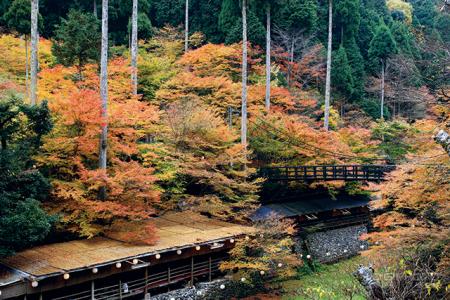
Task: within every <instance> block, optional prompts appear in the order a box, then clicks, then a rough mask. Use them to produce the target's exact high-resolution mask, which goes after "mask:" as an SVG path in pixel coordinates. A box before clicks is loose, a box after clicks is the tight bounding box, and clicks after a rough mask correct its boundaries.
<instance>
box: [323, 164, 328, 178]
mask: <svg viewBox="0 0 450 300" xmlns="http://www.w3.org/2000/svg"><path fill="white" fill-rule="evenodd" d="M322 174H323V179H327V167H326V166H322Z"/></svg>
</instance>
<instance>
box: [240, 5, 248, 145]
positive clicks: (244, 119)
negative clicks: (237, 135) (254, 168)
mask: <svg viewBox="0 0 450 300" xmlns="http://www.w3.org/2000/svg"><path fill="white" fill-rule="evenodd" d="M241 143H242V145H244V146H245V147H247V0H242V108H241Z"/></svg>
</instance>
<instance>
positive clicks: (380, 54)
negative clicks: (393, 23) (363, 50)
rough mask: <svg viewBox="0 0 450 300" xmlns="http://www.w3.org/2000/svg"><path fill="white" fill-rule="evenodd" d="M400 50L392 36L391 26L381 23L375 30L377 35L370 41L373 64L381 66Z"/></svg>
mask: <svg viewBox="0 0 450 300" xmlns="http://www.w3.org/2000/svg"><path fill="white" fill-rule="evenodd" d="M397 51H398V49H397V43H396V42H395V40H394V37H393V36H392V33H391V31H390V30H389V28H388V27H387V26H386V25H385V24H384V23H382V24H380V25H379V26H378V28H377V29H376V30H375V35H374V37H373V39H372V41H371V42H370V48H369V52H368V55H369V59H370V60H371V63H372V65H373V66H379V65H380V64H381V63H382V62H383V63H386V60H387V59H388V58H389V57H391V56H392V55H393V54H395V53H396V52H397Z"/></svg>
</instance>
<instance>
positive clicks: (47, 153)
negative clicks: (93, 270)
mask: <svg viewBox="0 0 450 300" xmlns="http://www.w3.org/2000/svg"><path fill="white" fill-rule="evenodd" d="M449 13H450V3H449V1H444V0H327V1H325V0H171V1H167V0H122V1H121V0H67V1H58V0H40V1H39V0H0V142H1V144H0V175H1V176H0V258H5V259H7V258H10V257H13V256H14V255H16V254H18V253H19V254H20V253H21V252H22V251H26V250H27V249H32V248H33V247H37V246H42V245H48V244H53V243H63V242H69V241H77V240H85V239H95V238H97V237H107V236H120V237H121V239H122V240H124V241H126V242H128V243H131V244H133V243H137V241H139V242H144V244H147V245H155V244H157V243H158V239H159V236H158V233H157V228H156V227H155V225H154V224H153V223H152V222H146V221H147V220H152V219H153V218H158V217H159V216H164V215H165V214H167V213H173V212H192V214H199V215H202V216H205V217H207V218H209V219H212V220H220V221H224V222H231V223H233V224H240V225H243V226H244V225H245V226H252V227H253V228H254V230H255V231H256V232H257V234H256V235H255V237H254V238H252V239H250V240H249V239H247V238H245V239H239V240H237V241H236V245H235V247H234V248H233V249H232V250H230V252H229V254H228V255H229V259H228V260H226V261H225V262H223V263H222V264H221V265H220V270H221V271H222V273H223V274H226V275H227V277H229V278H231V280H234V281H236V282H237V283H236V284H240V285H241V286H243V287H244V288H243V289H236V291H238V292H239V293H240V294H239V293H238V294H236V295H233V297H237V298H239V299H240V298H243V297H256V298H247V299H405V300H406V299H446V297H449V295H450V244H449V237H450V230H449V229H450V227H449V226H450V217H449V212H450V176H449V175H450V137H449V133H450V64H449V63H450V48H449V47H450V34H449V31H450V15H449ZM355 165H358V166H383V167H388V168H389V172H387V174H386V178H385V180H382V181H377V182H368V181H348V180H326V177H325V180H323V181H322V180H318V181H305V182H300V183H299V182H288V183H287V184H286V187H280V186H279V185H274V184H272V183H271V182H269V180H268V178H266V177H265V176H263V174H262V171H261V170H264V169H265V168H276V167H285V166H311V167H312V166H318V167H320V166H334V167H335V170H336V166H355ZM314 172H316V171H314ZM324 172H325V171H324ZM297 175H298V174H297V171H296V176H297ZM315 175H316V174H315ZM305 177H306V171H305ZM281 189H283V192H281ZM286 190H289V191H292V190H295V191H297V192H298V193H300V194H308V195H309V194H313V195H318V194H320V195H324V196H322V197H328V198H329V199H332V201H334V202H339V201H340V198H341V196H342V195H345V197H349V198H352V199H353V197H355V199H356V198H358V197H366V198H367V199H370V201H369V202H370V203H369V204H368V206H369V207H370V211H371V213H370V215H371V217H370V222H369V225H368V228H369V230H368V232H366V233H364V234H362V235H361V236H360V239H361V240H364V244H363V245H362V246H361V247H362V248H361V249H363V250H364V251H361V253H359V254H358V255H357V257H356V258H355V257H353V258H350V259H349V260H348V261H349V262H350V263H349V262H348V261H347V260H346V259H343V260H339V261H334V262H333V263H332V264H322V263H320V262H316V261H313V260H312V259H310V258H307V256H306V252H304V255H300V256H299V255H297V254H295V253H294V252H293V251H292V250H293V249H294V248H295V245H296V243H297V240H296V232H297V230H298V226H296V224H295V221H294V219H290V218H281V217H280V216H275V215H273V216H270V218H268V219H267V220H264V221H257V222H255V221H254V218H253V217H254V215H255V212H257V211H258V209H260V208H261V206H265V205H267V203H268V202H270V201H269V200H268V199H269V198H270V199H271V201H272V200H273V199H274V198H277V197H279V199H278V200H277V201H281V200H280V199H282V197H281V195H284V193H288V192H286ZM296 195H297V194H296ZM342 197H343V196H342ZM309 201H314V197H312V199H311V200H309ZM308 218H309V217H308ZM364 245H367V247H366V249H365V248H364ZM308 253H309V252H308ZM327 255H329V254H328V253H327ZM308 256H310V255H309V254H308ZM369 263H370V264H371V266H370V268H371V269H372V270H375V281H376V282H378V283H377V287H378V288H379V291H378V292H379V293H381V294H382V295H381V296H380V294H377V291H376V290H373V289H371V287H370V286H368V285H364V280H361V278H358V279H359V282H358V280H357V279H356V278H357V277H358V276H353V275H352V273H353V272H355V271H356V270H357V268H358V265H360V264H361V265H368V264H369ZM349 265H350V267H349ZM281 266H283V267H281ZM340 266H345V268H348V269H345V270H344V269H338V268H339V267H340ZM1 271H2V270H1V261H0V275H1V274H2V273H1ZM330 272H331V274H332V275H331V276H334V277H336V278H334V279H332V283H330V286H326V285H321V284H320V283H317V282H316V281H314V280H312V281H310V280H311V279H310V278H312V276H329V274H330ZM343 273H346V274H343ZM264 274H270V276H269V277H268V278H267V279H266V280H261V277H262V276H261V275H264ZM324 274H325V275H324ZM347 275H348V276H347ZM346 276H347V277H346ZM0 277H1V276H0ZM169 281H170V280H169ZM347 281H349V282H347ZM360 283H361V284H360ZM334 284H336V285H335V286H334ZM292 286H294V288H292ZM330 287H331V288H330ZM1 288H2V285H1V281H0V299H3V298H2V296H1V295H2V294H1ZM242 290H244V291H245V292H247V294H246V293H245V292H243V291H242ZM254 295H259V296H254ZM211 297H212V296H211ZM258 297H259V298H258ZM358 297H359V298H358ZM32 299H34V298H32ZM55 299H56V298H55ZM61 299H62V298H61ZM64 299H65V298H64ZM68 299H69V298H68ZM80 299H81V298H80ZM89 299H90V298H89ZM92 299H93V298H92ZM120 299H121V298H120ZM132 299H134V298H132ZM136 299H139V298H136ZM141 299H142V298H141ZM146 299H147V298H146ZM155 299H156V298H155ZM161 299H165V298H161ZM167 299H169V298H167ZM170 299H172V298H170ZM173 299H175V298H173ZM180 299H182V298H180ZM186 299H187V298H186ZM199 299H200V298H199ZM201 299H203V298H201ZM205 299H209V298H205ZM211 299H219V298H214V297H213V298H211ZM224 299H225V298H224ZM227 299H232V297H231V296H230V298H227ZM41 300H42V298H41Z"/></svg>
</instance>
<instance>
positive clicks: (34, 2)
mask: <svg viewBox="0 0 450 300" xmlns="http://www.w3.org/2000/svg"><path fill="white" fill-rule="evenodd" d="M38 25H39V0H31V34H30V35H31V61H30V65H31V67H30V73H31V74H30V76H31V82H30V101H31V105H35V104H36V102H37V80H38V78H37V76H38V74H37V73H38V68H39V61H38V60H39V57H38V43H39V28H38Z"/></svg>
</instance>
